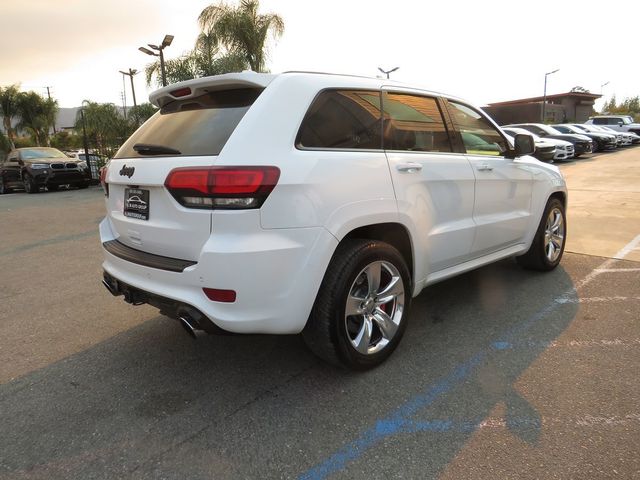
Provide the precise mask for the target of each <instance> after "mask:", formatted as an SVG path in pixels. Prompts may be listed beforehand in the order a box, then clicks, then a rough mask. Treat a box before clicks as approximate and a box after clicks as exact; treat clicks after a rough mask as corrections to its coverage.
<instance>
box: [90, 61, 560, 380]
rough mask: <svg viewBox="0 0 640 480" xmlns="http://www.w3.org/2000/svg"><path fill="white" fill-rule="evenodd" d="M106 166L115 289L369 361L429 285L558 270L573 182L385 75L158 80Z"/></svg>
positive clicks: (348, 359) (462, 105)
mask: <svg viewBox="0 0 640 480" xmlns="http://www.w3.org/2000/svg"><path fill="white" fill-rule="evenodd" d="M150 99H151V101H152V102H153V103H154V104H155V105H157V106H159V107H160V112H158V113H156V114H155V115H154V116H153V117H151V118H150V119H149V120H148V121H147V122H146V123H145V124H144V125H142V126H141V127H140V128H139V129H138V131H136V132H135V133H134V134H133V135H132V136H131V138H129V139H128V140H127V142H126V143H125V144H124V145H123V146H122V148H121V149H120V150H119V151H118V153H117V155H116V156H115V157H114V159H113V160H112V161H111V163H110V165H109V167H108V169H106V170H105V171H104V172H103V179H102V180H103V186H104V188H105V191H106V196H107V198H106V206H107V217H106V218H105V219H104V220H103V221H102V223H101V224H100V236H101V240H102V244H103V247H104V253H105V261H104V265H103V266H104V284H105V286H106V287H107V288H108V289H109V291H110V292H111V293H113V294H114V295H124V299H125V300H126V301H127V302H129V303H132V304H134V305H136V304H141V303H148V304H151V305H153V306H155V307H157V308H159V309H160V310H161V312H162V313H164V314H166V315H168V316H171V317H174V318H176V319H179V320H180V322H181V323H182V325H183V326H184V327H185V328H186V329H187V331H188V332H190V333H191V334H194V335H195V333H194V331H195V330H204V331H207V332H210V333H215V332H221V331H227V332H236V333H267V334H293V333H299V332H302V334H303V337H304V339H305V340H306V342H307V344H308V345H309V347H310V348H311V350H313V351H314V352H315V353H316V354H318V355H319V356H320V357H322V358H324V359H325V360H327V361H329V362H332V363H334V364H338V365H343V366H346V367H348V368H353V369H365V368H369V367H372V366H375V365H377V364H379V363H381V362H382V361H383V360H384V359H385V358H386V357H388V356H389V355H390V354H391V353H392V351H393V350H394V349H395V348H396V346H397V345H398V342H399V341H400V339H401V337H402V334H403V332H404V330H405V329H406V327H407V322H408V321H409V307H410V305H411V298H412V297H414V296H416V295H418V294H419V293H420V291H421V290H422V289H423V288H424V287H425V286H427V285H429V284H432V283H435V282H438V281H440V280H443V279H446V278H449V277H451V276H454V275H457V274H459V273H462V272H466V271H468V270H471V269H474V268H477V267H480V266H482V265H485V264H487V263H490V262H495V261H496V260H500V259H502V258H505V257H513V256H515V257H517V259H518V261H519V262H520V263H521V264H522V265H524V266H525V267H529V268H534V269H537V270H551V269H553V268H555V267H556V266H557V265H558V263H559V262H560V259H561V257H562V252H563V249H564V245H565V234H566V220H565V208H566V202H567V191H566V186H565V182H564V179H563V177H562V175H561V174H560V172H559V171H558V169H557V168H556V167H554V166H551V165H547V164H543V163H541V162H539V161H538V160H536V159H534V158H533V157H530V156H528V155H527V154H529V153H532V152H533V148H534V147H533V139H532V138H531V137H530V136H528V135H516V137H515V146H514V145H511V144H509V143H508V141H507V139H506V138H505V137H504V136H503V134H502V133H501V131H500V129H499V128H498V127H497V126H496V125H495V123H494V122H493V121H492V120H491V119H489V118H488V117H487V116H486V115H485V114H484V113H483V112H482V111H481V110H479V109H477V108H475V107H473V106H471V105H469V104H468V103H466V102H465V101H463V100H460V99H457V98H453V97H450V96H447V95H442V94H438V93H433V92H429V91H425V90H422V89H419V88H414V87H410V86H407V85H402V84H399V83H395V82H392V81H389V80H381V79H373V78H360V77H353V76H338V75H329V74H315V73H296V72H292V73H284V74H280V75H267V74H256V73H250V72H249V73H238V74H226V75H220V76H216V77H209V78H201V79H196V80H191V81H187V82H183V83H179V84H175V85H171V86H168V87H165V88H163V89H160V90H158V91H156V92H155V93H153V94H152V95H151V97H150Z"/></svg>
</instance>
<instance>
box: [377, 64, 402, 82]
mask: <svg viewBox="0 0 640 480" xmlns="http://www.w3.org/2000/svg"><path fill="white" fill-rule="evenodd" d="M399 68H400V67H396V68H392V69H391V70H383V69H382V67H378V70H380V71H381V72H382V73H383V74H385V75H386V76H387V79H388V78H389V74H390V73H393V72H395V71H396V70H398V69H399Z"/></svg>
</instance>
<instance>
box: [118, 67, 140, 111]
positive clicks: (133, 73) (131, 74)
mask: <svg viewBox="0 0 640 480" xmlns="http://www.w3.org/2000/svg"><path fill="white" fill-rule="evenodd" d="M120 73H121V74H122V75H127V76H128V77H129V79H130V80H131V94H132V95H133V106H134V107H137V106H138V104H137V103H136V89H135V87H134V86H133V76H134V75H137V74H138V73H140V72H138V71H137V70H136V69H135V68H129V71H128V72H123V71H122V70H120ZM123 78H124V77H123Z"/></svg>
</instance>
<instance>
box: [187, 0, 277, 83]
mask: <svg viewBox="0 0 640 480" xmlns="http://www.w3.org/2000/svg"><path fill="white" fill-rule="evenodd" d="M259 6H260V2H259V1H258V0H241V2H240V6H238V7H233V6H230V5H227V4H226V3H220V4H219V5H209V6H208V7H206V8H205V9H204V10H202V12H201V13H200V16H199V17H198V23H199V24H200V28H201V29H202V31H203V32H204V33H205V34H206V35H210V36H212V37H213V38H215V39H217V41H218V42H219V43H220V44H221V45H223V46H224V47H226V48H227V50H228V51H229V52H230V53H234V54H236V55H239V56H241V57H243V58H244V59H245V60H246V62H247V63H248V64H249V66H250V67H251V69H252V70H253V71H254V72H264V71H265V66H266V57H267V49H266V46H265V43H266V40H267V35H268V34H269V33H270V32H271V33H272V35H273V37H274V39H275V38H278V37H280V36H282V34H283V33H284V20H283V19H282V17H280V16H279V15H277V14H275V13H267V14H259V13H258V8H259Z"/></svg>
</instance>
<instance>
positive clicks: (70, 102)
mask: <svg viewBox="0 0 640 480" xmlns="http://www.w3.org/2000/svg"><path fill="white" fill-rule="evenodd" d="M210 3H213V2H212V1H211V0H182V1H176V0H108V1H103V2H98V1H95V0H55V1H52V0H2V16H1V17H0V18H2V22H1V26H0V44H1V45H2V46H3V47H2V50H1V54H0V86H6V85H9V84H12V83H20V84H21V86H22V89H23V90H34V91H36V92H38V93H41V94H46V89H45V88H44V87H46V86H49V87H51V94H52V96H54V97H55V98H56V99H57V100H58V102H59V105H60V106H61V107H72V106H78V105H80V104H81V102H82V101H83V100H84V99H89V100H92V101H98V102H113V103H116V104H119V105H121V104H122V100H121V92H122V90H123V78H122V75H121V74H120V73H118V71H119V70H127V69H128V68H134V69H137V70H140V71H143V70H144V67H145V65H146V64H147V63H149V61H150V60H151V57H149V56H147V55H144V54H143V53H141V52H139V51H138V50H137V48H138V47H139V46H142V45H145V44H147V43H159V42H161V41H162V38H163V37H164V35H165V34H166V33H169V34H172V35H174V36H175V40H174V42H173V44H172V45H171V46H170V47H168V48H167V49H166V50H165V53H166V57H167V58H172V57H174V56H179V55H180V54H181V53H183V52H185V51H186V50H188V49H190V48H191V47H192V46H193V42H194V40H195V38H196V36H197V34H198V26H197V17H198V14H199V13H200V11H201V10H202V9H203V8H204V7H205V6H206V5H208V4H210ZM261 10H262V12H275V13H278V14H280V15H281V16H282V17H283V19H284V21H285V33H284V36H283V37H281V38H280V39H279V40H278V41H277V42H276V43H274V42H271V43H270V57H269V62H268V67H269V68H270V70H271V71H272V72H274V73H277V72H282V71H287V70H313V71H327V72H335V73H352V74H358V75H369V76H375V75H376V74H378V72H377V68H378V67H379V66H381V67H384V68H386V69H390V68H392V67H400V68H399V70H398V71H397V72H395V73H393V74H392V78H394V79H396V80H400V81H404V82H409V83H417V84H420V85H422V86H424V87H426V88H428V89H431V90H437V91H443V92H447V93H450V94H454V95H457V96H460V97H463V98H467V99H468V100H470V101H472V102H475V103H476V104H480V105H484V104H486V103H490V102H496V101H502V100H510V99H516V98H525V97H531V96H538V95H542V92H543V86H544V74H545V73H546V72H550V71H552V70H555V69H560V71H559V72H557V73H555V74H553V75H550V76H549V77H548V80H549V83H548V87H547V93H548V94H554V93H562V92H567V91H569V90H570V89H571V88H572V87H574V86H576V85H579V86H582V87H584V88H587V89H588V90H590V91H591V92H593V93H600V91H601V85H602V84H603V83H606V82H609V84H608V85H606V86H605V87H604V88H603V93H604V95H605V97H610V96H611V95H613V94H615V95H616V96H617V98H618V99H622V98H625V97H632V96H636V95H640V83H639V82H638V74H639V73H640V69H639V68H638V66H637V65H638V60H637V58H636V50H637V48H636V47H637V45H636V43H637V40H636V34H635V28H636V25H637V22H638V18H640V2H638V1H637V0H627V1H625V0H619V1H617V2H605V1H603V0H599V1H591V0H589V1H587V0H582V1H573V0H569V1H567V0H554V1H549V0H538V1H537V2H526V3H524V2H519V1H506V0H505V1H497V0H496V1H494V0H480V1H478V0H476V1H459V0H442V1H425V0H421V1H420V0H413V1H411V0H394V1H392V2H389V1H386V2H376V1H372V0H369V1H356V0H322V1H313V0H297V1H296V0H262V1H261ZM626 19H629V20H628V21H627V20H626ZM624 25H628V27H624ZM135 87H136V95H137V97H138V103H141V102H142V101H146V99H147V96H148V94H149V92H150V91H151V89H149V88H148V87H147V86H146V84H145V80H144V73H140V74H139V75H137V76H136V77H135ZM126 95H127V104H128V105H131V104H132V100H131V90H130V84H129V81H128V78H127V84H126ZM597 105H600V102H599V103H598V104H597Z"/></svg>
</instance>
